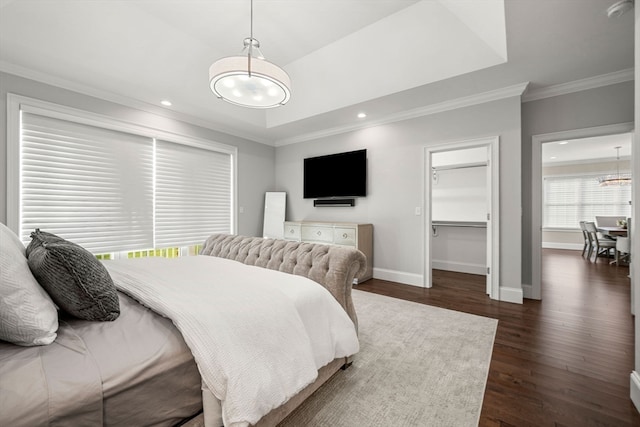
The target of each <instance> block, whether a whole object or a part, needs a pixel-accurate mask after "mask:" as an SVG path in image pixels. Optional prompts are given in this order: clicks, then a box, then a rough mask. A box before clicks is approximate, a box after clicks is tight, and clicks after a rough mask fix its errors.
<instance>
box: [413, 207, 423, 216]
mask: <svg viewBox="0 0 640 427" xmlns="http://www.w3.org/2000/svg"><path fill="white" fill-rule="evenodd" d="M414 214H415V215H416V216H420V215H422V208H421V207H420V206H416V209H415V211H414Z"/></svg>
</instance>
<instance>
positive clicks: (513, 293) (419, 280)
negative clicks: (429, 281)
mask: <svg viewBox="0 0 640 427" xmlns="http://www.w3.org/2000/svg"><path fill="white" fill-rule="evenodd" d="M432 267H433V268H436V267H435V266H434V265H433V264H432ZM373 277H374V278H375V279H380V280H389V281H390V282H397V283H402V284H404V285H411V286H418V287H420V288H422V287H424V279H423V277H422V274H413V273H406V272H404V271H397V270H387V269H385V268H374V269H373ZM529 287H531V285H529ZM522 298H523V291H522V289H521V288H510V287H506V286H500V298H499V300H500V301H505V302H513V303H516V304H522Z"/></svg>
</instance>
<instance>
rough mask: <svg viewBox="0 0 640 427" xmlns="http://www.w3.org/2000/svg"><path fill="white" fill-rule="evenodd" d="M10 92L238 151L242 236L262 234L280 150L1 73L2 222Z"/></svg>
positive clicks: (155, 110) (167, 114) (154, 111)
mask: <svg viewBox="0 0 640 427" xmlns="http://www.w3.org/2000/svg"><path fill="white" fill-rule="evenodd" d="M7 93H13V94H16V95H22V96H27V97H31V98H36V99H40V100H43V101H48V102H53V103H57V104H61V105H64V106H67V107H72V108H77V109H80V110H84V111H89V112H93V113H97V114H102V115H105V116H109V117H112V118H115V119H119V120H123V121H128V122H133V123H136V124H139V125H143V126H149V127H152V128H156V129H161V130H164V131H167V132H174V133H177V134H181V135H186V136H191V137H196V138H201V139H205V140H210V141H215V142H219V143H223V144H227V145H232V146H235V147H238V206H239V207H243V208H244V213H242V214H238V233H240V234H245V235H250V236H260V235H262V220H263V212H264V193H265V192H266V191H272V190H273V189H274V176H275V172H274V159H275V149H274V148H273V147H269V146H267V145H264V144H259V143H256V142H253V141H249V140H246V139H242V138H238V137H235V136H232V135H228V134H224V133H221V132H216V131H213V130H211V129H206V128H203V127H200V126H195V125H192V124H189V123H185V122H183V121H180V120H178V119H177V118H175V117H172V112H171V111H170V110H165V109H162V108H160V107H154V106H152V105H149V108H148V109H147V110H145V111H142V110H139V109H134V108H130V107H125V106H122V105H119V104H116V103H113V102H108V101H104V100H101V99H98V98H94V97H91V96H86V95H82V94H79V93H76V92H72V91H69V90H65V89H60V88H57V87H54V86H50V85H46V84H43V83H39V82H36V81H33V80H28V79H25V78H21V77H18V76H15V75H12V74H6V73H0V99H2V100H3V101H2V102H0V129H2V131H1V132H0V165H1V166H0V170H2V173H0V221H1V222H3V223H6V221H7V205H6V203H7V176H6V164H7V132H6V128H7V112H6V109H7V104H6V99H7Z"/></svg>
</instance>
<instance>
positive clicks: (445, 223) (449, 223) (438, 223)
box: [431, 221, 487, 228]
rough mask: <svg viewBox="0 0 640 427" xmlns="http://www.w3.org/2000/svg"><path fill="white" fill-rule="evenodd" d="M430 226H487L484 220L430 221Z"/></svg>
mask: <svg viewBox="0 0 640 427" xmlns="http://www.w3.org/2000/svg"><path fill="white" fill-rule="evenodd" d="M431 226H432V227H470V228H487V223H486V222H473V221H432V222H431Z"/></svg>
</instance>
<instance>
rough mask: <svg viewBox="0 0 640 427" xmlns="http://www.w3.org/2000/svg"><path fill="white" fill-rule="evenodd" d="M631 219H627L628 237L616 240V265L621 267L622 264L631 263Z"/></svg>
mask: <svg viewBox="0 0 640 427" xmlns="http://www.w3.org/2000/svg"><path fill="white" fill-rule="evenodd" d="M630 255H631V218H627V237H618V238H617V239H616V259H615V260H614V261H612V262H615V263H616V265H620V262H622V261H625V262H627V263H629V262H630V261H631V259H630V258H631V257H630Z"/></svg>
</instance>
